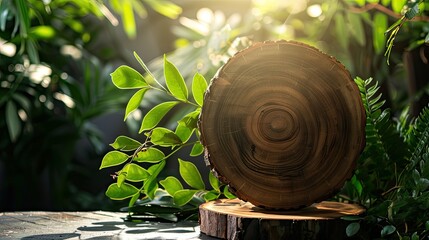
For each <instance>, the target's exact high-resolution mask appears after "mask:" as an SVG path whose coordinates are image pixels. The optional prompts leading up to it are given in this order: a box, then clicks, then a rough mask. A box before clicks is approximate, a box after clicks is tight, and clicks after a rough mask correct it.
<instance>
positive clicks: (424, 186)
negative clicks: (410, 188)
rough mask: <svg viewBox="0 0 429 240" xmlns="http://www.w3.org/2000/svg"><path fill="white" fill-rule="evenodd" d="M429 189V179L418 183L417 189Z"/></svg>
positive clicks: (422, 179) (421, 179) (420, 180)
mask: <svg viewBox="0 0 429 240" xmlns="http://www.w3.org/2000/svg"><path fill="white" fill-rule="evenodd" d="M428 187H429V179H427V178H420V179H419V181H418V183H417V189H418V190H419V191H425V190H426V189H428Z"/></svg>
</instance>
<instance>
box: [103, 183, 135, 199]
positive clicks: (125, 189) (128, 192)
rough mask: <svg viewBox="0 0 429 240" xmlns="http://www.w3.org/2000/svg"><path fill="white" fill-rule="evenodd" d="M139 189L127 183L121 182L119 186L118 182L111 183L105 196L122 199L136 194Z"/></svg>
mask: <svg viewBox="0 0 429 240" xmlns="http://www.w3.org/2000/svg"><path fill="white" fill-rule="evenodd" d="M138 192H139V189H138V188H136V187H134V186H133V185H131V184H129V183H123V184H122V185H121V187H119V186H118V184H116V183H113V184H111V185H110V186H109V187H108V188H107V191H106V196H108V197H109V198H111V199H113V200H123V199H127V198H130V197H132V196H133V195H135V194H137V193H138Z"/></svg>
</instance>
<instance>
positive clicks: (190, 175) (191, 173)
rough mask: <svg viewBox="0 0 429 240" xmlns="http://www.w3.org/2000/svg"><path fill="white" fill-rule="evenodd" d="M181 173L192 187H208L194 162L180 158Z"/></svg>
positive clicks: (202, 188)
mask: <svg viewBox="0 0 429 240" xmlns="http://www.w3.org/2000/svg"><path fill="white" fill-rule="evenodd" d="M179 173H180V176H181V177H182V178H183V180H184V181H185V182H186V183H187V184H188V185H189V186H191V187H192V188H195V189H199V190H204V189H205V188H206V186H205V184H204V181H203V179H202V177H201V174H200V172H199V171H198V168H197V167H196V166H195V165H194V164H193V163H192V162H188V161H184V160H182V159H180V158H179Z"/></svg>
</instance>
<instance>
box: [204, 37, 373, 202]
mask: <svg viewBox="0 0 429 240" xmlns="http://www.w3.org/2000/svg"><path fill="white" fill-rule="evenodd" d="M199 124H200V125H199V129H200V131H201V140H202V142H203V144H204V146H205V149H206V160H208V161H209V163H210V165H211V167H212V169H213V170H214V171H215V172H216V173H217V174H218V177H219V178H220V179H221V180H222V181H223V182H225V183H227V184H229V186H230V188H231V189H232V190H233V191H234V192H235V194H236V195H237V197H239V198H241V199H243V200H245V201H249V202H251V203H253V204H254V205H256V206H261V207H267V208H274V209H290V208H298V207H302V206H308V205H310V204H312V203H314V202H318V201H322V200H324V199H326V198H328V197H331V196H332V195H333V194H334V193H336V192H337V191H338V190H339V189H340V188H341V187H342V186H343V185H344V182H345V181H346V180H347V179H348V178H350V177H351V175H352V173H353V170H354V168H355V163H356V159H357V158H358V156H359V155H360V153H361V151H362V149H363V147H364V145H365V111H364V108H363V106H362V102H361V98H360V93H359V90H358V88H357V86H356V85H355V83H354V82H353V79H352V78H351V76H350V74H349V72H348V71H347V70H346V69H345V67H344V66H343V65H342V64H340V63H339V62H338V61H337V60H336V59H334V58H333V57H330V56H328V55H326V54H324V53H322V52H320V51H319V50H317V49H316V48H314V47H310V46H308V45H305V44H302V43H298V42H289V41H276V42H272V41H270V42H264V43H257V44H254V45H253V46H251V47H249V48H247V49H245V50H243V51H241V52H239V53H237V54H236V55H235V56H233V57H232V58H231V59H230V60H229V61H228V62H227V63H226V64H225V65H224V66H223V67H222V68H221V69H220V70H219V71H218V73H217V75H216V76H215V77H214V78H213V79H212V81H211V83H210V86H209V88H208V90H207V92H206V95H205V98H204V106H203V108H202V113H201V116H200V121H199Z"/></svg>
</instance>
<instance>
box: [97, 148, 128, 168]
mask: <svg viewBox="0 0 429 240" xmlns="http://www.w3.org/2000/svg"><path fill="white" fill-rule="evenodd" d="M128 158H129V156H128V155H127V154H125V153H122V152H119V151H111V152H108V153H107V154H106V155H104V157H103V160H101V166H100V169H103V168H106V167H112V166H117V165H120V164H122V163H124V162H125V161H127V160H128Z"/></svg>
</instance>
